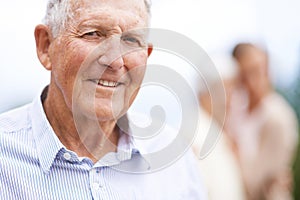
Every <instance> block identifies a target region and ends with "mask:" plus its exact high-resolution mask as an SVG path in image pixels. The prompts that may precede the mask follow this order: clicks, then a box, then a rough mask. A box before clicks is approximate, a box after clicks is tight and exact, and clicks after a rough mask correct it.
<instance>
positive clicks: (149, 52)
mask: <svg viewBox="0 0 300 200" xmlns="http://www.w3.org/2000/svg"><path fill="white" fill-rule="evenodd" d="M152 51H153V44H151V43H149V44H148V57H149V56H150V55H151V53H152Z"/></svg>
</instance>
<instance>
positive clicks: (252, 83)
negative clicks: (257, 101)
mask: <svg viewBox="0 0 300 200" xmlns="http://www.w3.org/2000/svg"><path fill="white" fill-rule="evenodd" d="M238 62H239V66H240V73H241V78H242V82H243V83H244V85H245V86H246V87H247V89H248V91H249V93H250V95H255V96H256V97H258V98H260V97H261V96H262V95H263V92H264V91H265V89H266V87H268V59H267V56H266V54H265V53H264V52H262V51H261V50H259V49H256V48H253V47H248V48H247V50H246V52H245V53H243V55H242V56H241V58H239V60H238Z"/></svg>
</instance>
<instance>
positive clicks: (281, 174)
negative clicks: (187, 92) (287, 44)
mask: <svg viewBox="0 0 300 200" xmlns="http://www.w3.org/2000/svg"><path fill="white" fill-rule="evenodd" d="M232 54H233V57H234V58H235V59H236V61H237V62H238V65H239V81H238V85H237V87H236V90H235V92H234V93H233V95H232V98H231V105H230V109H229V112H228V120H227V121H226V131H228V133H230V134H232V135H231V138H232V141H234V143H235V146H236V155H237V158H238V160H239V163H240V166H241V170H242V174H243V179H244V183H245V187H246V191H247V196H248V199H249V200H259V199H266V200H276V199H278V200H279V199H280V200H289V199H292V196H291V191H292V185H293V183H292V172H291V165H292V162H293V159H294V156H295V151H296V147H297V137H298V124H297V119H296V115H295V113H294V111H293V110H292V108H291V107H290V106H289V104H288V103H287V102H286V101H285V100H284V99H283V97H281V96H280V95H279V94H277V93H276V92H275V91H274V89H273V88H272V85H271V82H270V78H269V73H268V55H267V53H266V52H265V51H264V50H263V49H261V48H259V47H258V46H255V45H253V44H250V43H240V44H237V45H236V46H235V48H234V50H233V52H232Z"/></svg>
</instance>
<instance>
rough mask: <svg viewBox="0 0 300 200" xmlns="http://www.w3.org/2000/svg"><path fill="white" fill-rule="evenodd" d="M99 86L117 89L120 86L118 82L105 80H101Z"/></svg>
mask: <svg viewBox="0 0 300 200" xmlns="http://www.w3.org/2000/svg"><path fill="white" fill-rule="evenodd" d="M98 84H99V85H102V86H105V87H116V86H117V85H118V83H117V82H114V81H105V80H99V82H98Z"/></svg>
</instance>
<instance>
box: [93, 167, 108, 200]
mask: <svg viewBox="0 0 300 200" xmlns="http://www.w3.org/2000/svg"><path fill="white" fill-rule="evenodd" d="M90 188H91V193H92V196H93V199H94V200H103V199H107V198H106V188H105V180H104V177H103V170H101V169H100V168H92V169H91V170H90Z"/></svg>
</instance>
